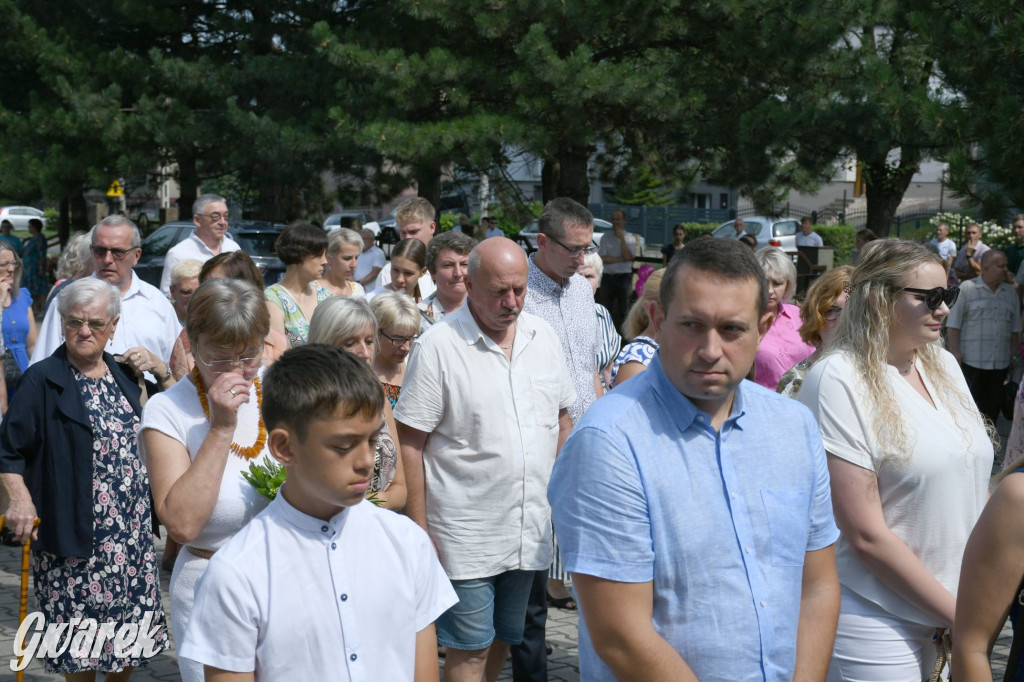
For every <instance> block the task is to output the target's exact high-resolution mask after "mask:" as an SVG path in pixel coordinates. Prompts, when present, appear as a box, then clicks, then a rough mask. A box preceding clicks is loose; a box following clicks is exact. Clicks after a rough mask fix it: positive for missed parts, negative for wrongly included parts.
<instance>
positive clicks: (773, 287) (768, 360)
mask: <svg viewBox="0 0 1024 682" xmlns="http://www.w3.org/2000/svg"><path fill="white" fill-rule="evenodd" d="M754 258H756V259H757V262H758V263H760V265H761V267H762V268H764V274H765V275H766V276H767V277H768V310H769V311H771V312H773V313H775V321H774V322H772V326H771V328H770V329H769V330H768V333H767V334H765V335H764V338H763V339H761V345H760V346H758V349H757V355H756V356H754V381H755V382H757V383H758V384H761V385H762V386H764V387H765V388H767V389H770V390H772V391H774V390H775V388H776V387H777V386H778V385H779V379H781V378H782V375H783V374H785V373H786V370H788V369H789V368H790V367H792V366H793V365H795V364H797V363H798V362H801V361H803V360H805V359H807V357H808V356H809V355H810V354H811V353H813V352H814V346H812V345H810V344H808V343H806V342H804V340H803V339H802V338H801V337H800V332H799V329H800V309H799V308H797V307H796V306H795V305H793V303H792V301H793V295H794V294H795V293H796V266H795V265H793V259H792V258H790V257H789V256H788V255H787V254H786V252H785V251H783V250H782V249H779V248H776V247H774V246H766V247H765V248H763V249H761V250H759V251H758V252H757V253H755V254H754Z"/></svg>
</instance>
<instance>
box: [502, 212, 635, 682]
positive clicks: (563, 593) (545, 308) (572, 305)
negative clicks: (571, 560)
mask: <svg viewBox="0 0 1024 682" xmlns="http://www.w3.org/2000/svg"><path fill="white" fill-rule="evenodd" d="M537 227H538V232H539V234H538V235H537V252H536V253H534V254H533V255H532V256H531V257H530V274H529V280H528V285H527V289H526V303H525V305H524V308H523V309H524V310H526V311H527V312H528V313H530V314H532V315H536V316H537V317H539V318H541V319H542V320H544V321H545V322H547V323H548V324H550V325H551V327H552V328H553V329H554V330H555V333H556V334H557V335H558V345H559V348H557V349H555V348H552V349H551V350H552V352H560V354H561V355H562V356H563V357H564V358H565V364H566V365H567V366H568V367H569V375H570V376H571V377H572V380H573V387H574V388H575V389H576V400H575V401H573V403H572V405H570V406H569V416H570V417H571V418H572V421H573V423H576V422H577V421H579V419H580V417H582V416H583V413H584V412H586V410H587V408H588V407H590V405H591V404H592V403H593V402H594V400H595V399H596V398H597V395H598V394H599V391H600V380H599V379H598V374H597V354H598V329H597V317H596V316H595V315H594V293H593V291H594V290H593V288H592V287H591V286H590V282H588V281H587V279H586V278H585V277H584V276H583V275H581V274H579V272H578V271H579V269H580V268H581V267H583V261H584V258H585V257H586V255H587V254H588V253H593V252H594V250H595V248H594V246H593V237H594V216H593V214H592V213H591V212H590V211H589V210H587V208H586V207H585V206H583V205H581V204H579V203H577V202H575V201H573V200H572V199H568V198H557V199H552V200H551V201H549V202H548V203H547V205H546V206H545V207H544V210H543V212H542V213H541V215H540V218H539V219H538V221H537ZM607 238H608V239H612V238H613V236H612V235H607ZM626 265H627V266H628V267H631V266H630V265H629V264H628V263H627V264H626ZM564 579H565V575H564V573H563V572H562V570H561V561H560V559H559V556H558V550H557V547H556V549H555V557H554V564H553V565H552V567H551V569H550V570H547V569H545V570H542V571H537V573H536V574H535V575H534V583H533V588H532V591H531V593H530V604H529V608H528V610H527V613H526V631H525V632H524V634H523V642H522V644H520V645H518V646H515V647H513V648H512V670H513V674H514V677H515V679H516V680H517V681H521V682H536V681H539V680H546V679H547V656H546V653H545V644H544V636H545V630H546V624H547V605H548V601H549V600H550V601H551V603H552V604H554V605H556V606H559V607H560V608H570V609H571V608H575V605H576V604H575V601H573V599H572V597H571V595H570V594H569V592H568V591H567V590H566V588H565V582H564Z"/></svg>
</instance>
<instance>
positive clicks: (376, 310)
mask: <svg viewBox="0 0 1024 682" xmlns="http://www.w3.org/2000/svg"><path fill="white" fill-rule="evenodd" d="M370 309H371V310H373V314H374V316H375V317H376V318H377V324H378V325H379V329H378V330H377V336H378V340H379V342H380V343H379V345H378V348H379V349H380V350H379V351H378V353H377V357H376V358H374V360H373V371H374V372H376V373H377V377H378V378H380V381H381V383H382V384H383V385H384V393H385V395H387V397H388V400H389V401H390V402H391V407H392V408H394V406H395V404H396V403H397V402H398V395H399V394H400V393H401V392H402V379H403V378H404V377H405V359H406V358H407V357H409V352H410V351H411V350H412V343H413V341H415V340H416V339H417V338H418V337H419V335H420V315H419V309H418V308H417V307H416V303H414V302H413V300H412V299H411V298H409V297H408V296H406V295H405V294H404V293H402V292H399V291H385V292H384V293H381V294H379V295H377V296H375V297H374V299H373V300H372V301H370Z"/></svg>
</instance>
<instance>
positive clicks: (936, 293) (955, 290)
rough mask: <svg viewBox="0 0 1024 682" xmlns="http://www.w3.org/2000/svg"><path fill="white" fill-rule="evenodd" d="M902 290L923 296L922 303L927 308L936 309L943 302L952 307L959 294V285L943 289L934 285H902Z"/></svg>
mask: <svg viewBox="0 0 1024 682" xmlns="http://www.w3.org/2000/svg"><path fill="white" fill-rule="evenodd" d="M902 291H909V292H910V293H912V294H920V295H922V296H924V304H925V305H926V306H928V310H936V309H937V308H938V307H939V306H940V305H942V304H943V303H945V304H946V307H948V308H952V307H953V304H954V303H956V299H957V297H958V296H960V287H949V288H948V289H943V288H942V287H935V288H934V289H912V288H910V287H904V288H903V289H902Z"/></svg>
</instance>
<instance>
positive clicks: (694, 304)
mask: <svg viewBox="0 0 1024 682" xmlns="http://www.w3.org/2000/svg"><path fill="white" fill-rule="evenodd" d="M674 289H675V291H674V292H673V296H672V300H671V301H670V303H669V309H668V310H667V311H666V313H667V314H668V315H671V316H672V317H677V316H680V315H689V316H696V317H702V318H709V317H715V318H722V319H737V318H746V317H750V318H752V319H754V320H756V319H757V318H758V311H759V309H760V306H759V305H758V300H757V299H758V297H759V296H760V293H761V289H760V286H758V283H757V280H756V279H754V278H753V277H749V278H744V279H736V278H732V277H729V278H727V277H722V276H720V275H716V274H714V273H711V272H705V271H702V270H699V269H697V268H684V269H682V270H680V272H679V275H678V276H677V277H676V281H675V285H674Z"/></svg>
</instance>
